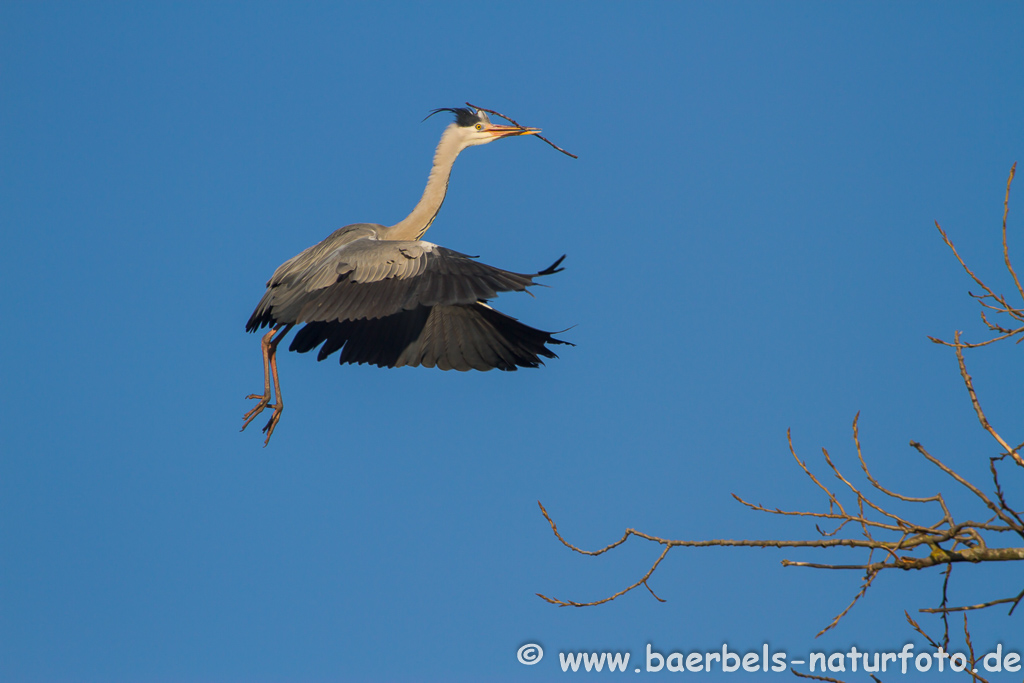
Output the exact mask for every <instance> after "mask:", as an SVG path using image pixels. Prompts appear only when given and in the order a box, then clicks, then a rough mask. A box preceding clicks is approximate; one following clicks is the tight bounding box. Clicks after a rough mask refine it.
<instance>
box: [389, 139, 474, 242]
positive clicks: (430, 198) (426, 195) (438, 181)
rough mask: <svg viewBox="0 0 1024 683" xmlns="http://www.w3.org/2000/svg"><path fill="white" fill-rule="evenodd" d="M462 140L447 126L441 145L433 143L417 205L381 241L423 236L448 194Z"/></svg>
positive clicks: (411, 238)
mask: <svg viewBox="0 0 1024 683" xmlns="http://www.w3.org/2000/svg"><path fill="white" fill-rule="evenodd" d="M463 149H464V148H463V146H462V141H461V140H460V139H459V136H458V135H457V134H456V131H455V127H454V126H449V127H448V128H447V129H446V130H445V132H444V135H442V136H441V142H439V143H438V144H437V150H435V151H434V166H433V168H431V169H430V177H429V178H427V187H426V189H425V190H423V197H421V198H420V201H419V204H417V205H416V208H414V209H413V210H412V213H410V214H409V215H408V216H406V217H405V218H404V219H403V220H402V221H401V222H399V223H395V224H394V225H392V226H391V227H389V228H388V229H387V232H386V233H385V235H384V239H389V240H418V239H419V238H421V237H423V233H425V232H426V231H427V228H429V227H430V224H431V223H433V222H434V219H435V218H437V212H438V211H440V210H441V204H443V203H444V195H445V193H446V192H448V178H449V176H450V175H451V172H452V164H454V163H455V157H457V156H459V152H461V151H462V150H463Z"/></svg>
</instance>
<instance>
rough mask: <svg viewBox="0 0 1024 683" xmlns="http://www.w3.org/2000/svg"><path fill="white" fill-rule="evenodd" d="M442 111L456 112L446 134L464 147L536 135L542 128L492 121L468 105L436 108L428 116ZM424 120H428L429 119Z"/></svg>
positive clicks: (484, 113)
mask: <svg viewBox="0 0 1024 683" xmlns="http://www.w3.org/2000/svg"><path fill="white" fill-rule="evenodd" d="M442 111H450V112H452V113H453V114H455V122H454V123H452V124H451V125H449V126H448V130H447V131H446V132H445V134H446V135H453V136H456V137H457V138H458V139H459V141H460V143H461V144H460V147H462V148H463V149H464V148H466V147H472V146H474V145H486V144H487V143H488V142H494V141H495V140H499V139H501V138H509V137H515V136H517V135H535V134H536V133H539V132H540V128H520V127H519V126H502V125H500V124H497V123H491V120H490V118H488V116H487V112H485V111H482V110H480V109H469V108H467V107H460V108H457V109H451V108H449V107H443V108H441V109H435V110H434V111H432V112H430V114H429V115H428V116H427V118H428V119H429V118H430V117H431V116H433V115H434V114H436V113H438V112H442ZM423 120H424V121H426V120H427V119H423Z"/></svg>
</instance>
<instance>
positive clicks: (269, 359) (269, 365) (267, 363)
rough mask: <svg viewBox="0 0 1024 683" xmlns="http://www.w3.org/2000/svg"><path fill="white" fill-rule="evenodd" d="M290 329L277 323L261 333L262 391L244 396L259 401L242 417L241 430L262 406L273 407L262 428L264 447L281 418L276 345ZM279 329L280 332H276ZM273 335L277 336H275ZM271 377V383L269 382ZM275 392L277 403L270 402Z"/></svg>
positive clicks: (281, 406) (281, 401)
mask: <svg viewBox="0 0 1024 683" xmlns="http://www.w3.org/2000/svg"><path fill="white" fill-rule="evenodd" d="M291 329H292V326H291V325H279V326H277V327H275V328H274V329H272V330H270V332H267V333H266V334H265V335H263V340H262V342H261V346H262V347H263V393H262V394H249V395H248V396H246V398H249V399H253V398H258V399H259V403H257V404H256V405H255V406H253V409H252V410H250V411H249V412H248V413H246V414H245V415H244V416H243V417H242V419H243V420H245V424H243V425H242V431H245V428H246V427H248V426H249V423H250V422H252V421H253V420H255V419H256V416H257V415H259V414H260V413H262V412H263V409H264V408H273V409H274V414H273V415H271V416H270V421H269V422H267V426H266V427H264V428H263V432H264V433H265V434H266V435H267V439H266V441H264V442H263V446H264V448H265V447H266V445H267V444H268V443H270V436H271V435H272V434H273V433H274V427H276V426H277V423H278V421H279V420H280V419H281V413H282V412H284V401H283V400H282V399H281V380H279V379H278V377H277V345H278V344H279V343H280V342H281V339H283V338H284V336H285V335H286V334H288V332H289V330H291ZM279 331H280V333H278V332H279ZM274 335H277V336H276V337H275V336H274ZM271 377H273V383H271ZM275 393H276V394H277V403H271V402H270V401H271V400H272V399H273V398H274V394H275Z"/></svg>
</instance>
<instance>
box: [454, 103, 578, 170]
mask: <svg viewBox="0 0 1024 683" xmlns="http://www.w3.org/2000/svg"><path fill="white" fill-rule="evenodd" d="M466 106H467V107H473V109H478V110H480V111H485V112H487V113H488V114H494V115H495V116H500V117H501V118H503V119H505V120H506V121H508V122H509V123H511V124H512V125H513V126H519V127H520V128H526V126H524V125H522V124H520V123H519V122H518V121H516V120H515V119H513V118H510V117H508V116H505V115H504V114H502V113H500V112H496V111H494V110H493V109H484V108H483V107H478V106H476V105H475V104H470V103H469V102H466ZM533 136H534V137H535V138H540V139H541V140H543V141H544V142H546V143H548V144H549V145H551V146H552V147H554V148H555V149H557V150H558V151H559V152H561V153H562V154H565V155H567V156H571V157H572V158H573V159H579V157H578V156H576V155H575V154H573V153H572V152H566V151H565V150H564V149H562V148H561V147H559V146H558V145H556V144H555V143H553V142H551V140H548V139H547V138H546V137H544V136H543V135H541V134H539V133H534V135H533Z"/></svg>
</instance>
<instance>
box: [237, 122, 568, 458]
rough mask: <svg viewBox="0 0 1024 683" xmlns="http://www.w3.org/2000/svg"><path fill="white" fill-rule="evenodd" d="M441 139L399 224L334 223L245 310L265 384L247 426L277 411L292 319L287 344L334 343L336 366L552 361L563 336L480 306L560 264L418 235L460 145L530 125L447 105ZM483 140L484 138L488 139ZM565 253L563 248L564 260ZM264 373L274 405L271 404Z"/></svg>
mask: <svg viewBox="0 0 1024 683" xmlns="http://www.w3.org/2000/svg"><path fill="white" fill-rule="evenodd" d="M452 111H454V112H455V113H456V117H457V119H456V123H454V124H452V125H450V126H449V127H448V128H447V129H446V130H445V133H444V135H443V136H442V138H441V142H440V143H439V144H438V147H437V151H436V152H435V155H434V164H433V168H432V169H431V173H430V177H429V179H428V181H427V188H426V190H425V191H424V193H423V197H422V199H421V200H420V202H419V203H418V204H417V205H416V207H415V208H414V209H413V211H412V213H410V214H409V216H408V217H407V218H405V219H404V220H403V221H401V222H399V223H397V224H395V225H393V226H390V227H388V226H384V225H378V224H374V223H356V224H354V225H349V226H346V227H344V228H341V229H339V230H336V231H335V232H333V233H332V234H331V235H330V236H328V237H327V239H325V240H323V241H322V242H320V243H319V244H315V245H313V246H312V247H309V248H308V249H306V250H305V251H303V252H301V253H300V254H298V255H296V256H295V257H293V258H291V259H289V260H288V261H286V262H284V263H283V264H281V266H279V267H278V268H277V270H276V271H275V272H274V274H273V276H271V278H270V280H269V281H268V282H267V290H266V292H265V293H264V294H263V298H262V299H260V302H259V304H258V305H257V306H256V310H255V311H254V312H253V314H252V316H251V317H250V318H249V322H248V323H247V325H246V331H248V332H254V331H256V330H258V329H260V328H262V327H268V326H269V327H270V328H271V330H270V332H268V333H267V334H266V335H264V337H263V360H264V387H265V391H264V393H263V394H262V395H259V394H253V395H251V396H250V398H257V399H260V402H259V403H258V404H257V405H256V407H255V408H253V409H252V410H251V411H249V413H247V414H246V416H245V425H244V426H243V427H242V428H243V429H245V427H246V426H248V425H249V423H250V422H251V421H252V420H253V419H254V418H255V417H256V415H258V414H259V413H260V412H262V410H263V409H264V408H266V407H273V408H274V415H273V416H272V417H271V419H270V422H268V423H267V426H266V427H265V428H264V431H265V432H266V433H267V442H269V440H270V436H271V434H272V433H273V431H274V427H275V426H276V424H277V421H278V420H279V419H280V415H281V411H282V410H283V402H282V400H281V392H280V382H279V381H278V379H277V361H276V348H277V344H278V343H279V342H280V341H281V339H282V338H283V337H284V336H285V335H286V334H287V333H288V332H289V331H290V330H291V329H292V327H294V326H296V325H303V327H302V328H301V329H300V330H299V331H298V332H297V333H296V335H295V337H294V339H293V340H292V343H291V345H290V347H289V348H290V350H292V351H298V352H301V353H304V352H307V351H311V350H313V349H315V348H318V347H319V348H320V351H319V353H318V355H317V358H318V360H324V359H325V358H327V357H328V356H330V355H331V354H333V353H335V352H337V351H341V354H340V355H339V360H340V362H341V363H370V364H373V365H377V366H379V367H401V366H405V365H409V366H417V365H423V366H425V367H438V368H440V369H442V370H491V369H495V368H497V369H499V370H516V369H518V368H520V367H537V366H538V365H541V364H543V362H542V361H541V358H542V357H543V358H555V357H556V356H555V354H554V353H553V352H552V351H551V350H550V349H549V348H547V345H548V344H564V343H566V342H563V341H560V340H558V339H555V338H554V337H553V336H552V335H551V333H549V332H544V331H542V330H537V329H534V328H532V327H529V326H527V325H524V324H523V323H521V322H519V321H518V320H516V319H515V318H511V317H509V316H507V315H504V314H502V313H499V312H498V311H496V310H494V309H493V308H491V307H490V306H489V305H487V303H486V302H487V301H488V300H490V299H493V298H494V297H495V296H497V294H498V293H499V292H507V291H525V290H526V288H527V287H529V286H531V285H533V284H535V282H534V278H536V277H538V276H542V275H549V274H551V273H554V272H557V271H558V270H560V269H559V268H558V265H559V264H560V263H561V261H562V259H558V261H556V262H555V263H554V264H553V265H551V266H550V267H548V268H546V269H545V270H542V271H540V272H537V273H533V274H522V273H513V272H510V271H506V270H501V269H499V268H494V267H492V266H488V265H485V264H482V263H480V262H478V261H476V260H474V259H472V258H470V257H468V256H466V255H464V254H460V253H458V252H456V251H452V250H450V249H446V248H444V247H440V246H438V245H436V244H433V243H430V242H426V241H423V240H421V239H420V238H421V237H422V236H423V234H424V233H425V232H426V230H427V228H429V227H430V224H431V223H432V222H433V220H434V218H435V217H436V216H437V212H438V211H439V210H440V208H441V204H442V203H443V202H444V196H445V191H446V190H447V186H448V179H449V175H450V172H451V167H452V164H453V163H454V161H455V158H456V156H458V154H459V152H461V151H462V150H463V149H465V148H466V147H468V146H472V145H476V144H485V143H487V142H490V141H491V140H494V139H498V138H499V137H508V136H512V135H525V134H529V133H533V132H536V130H535V129H524V128H518V127H512V126H496V125H494V124H491V123H490V122H489V121H488V120H487V117H486V114H483V113H482V112H473V111H472V110H465V109H460V110H452ZM488 135H489V136H490V137H486V136H488ZM563 258H564V257H563ZM271 377H273V386H274V387H276V392H277V402H276V403H275V404H271V403H270V401H271V400H272V398H273V395H272V392H271V386H272V385H271Z"/></svg>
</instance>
